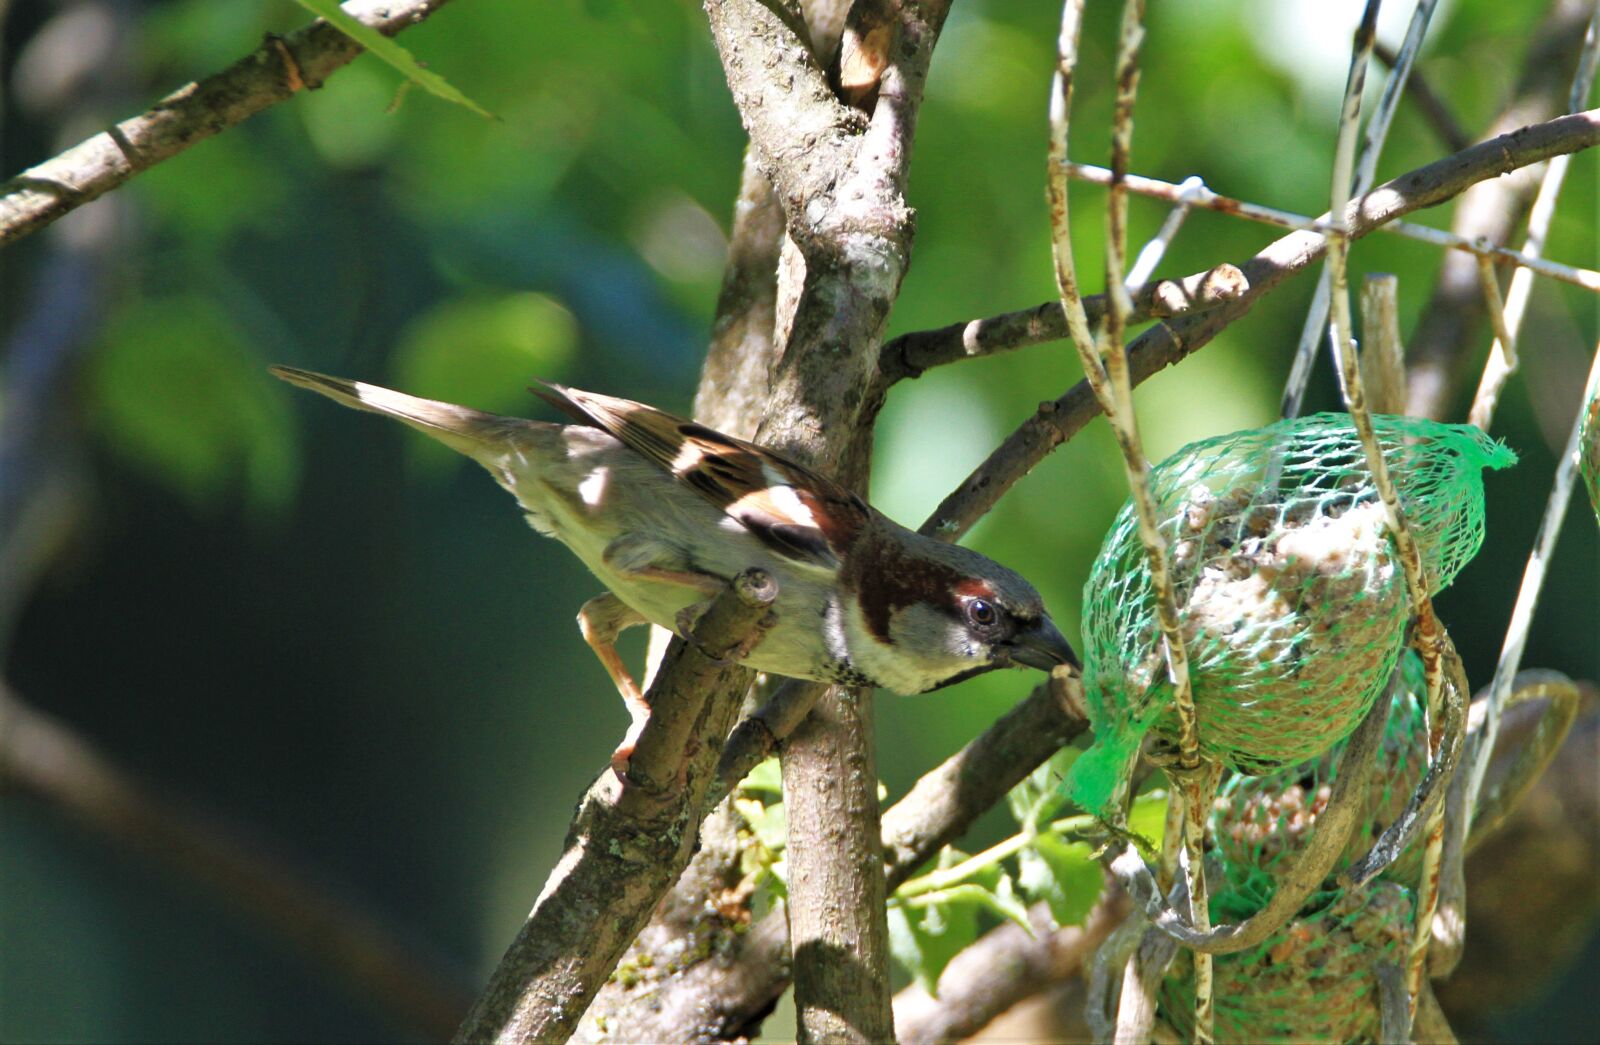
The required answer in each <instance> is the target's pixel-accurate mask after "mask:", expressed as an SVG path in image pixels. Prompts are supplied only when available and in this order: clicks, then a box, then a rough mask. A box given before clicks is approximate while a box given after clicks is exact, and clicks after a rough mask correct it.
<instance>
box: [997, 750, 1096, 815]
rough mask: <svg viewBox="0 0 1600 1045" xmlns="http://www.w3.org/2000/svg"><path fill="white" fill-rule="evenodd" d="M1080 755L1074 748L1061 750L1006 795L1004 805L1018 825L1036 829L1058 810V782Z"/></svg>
mask: <svg viewBox="0 0 1600 1045" xmlns="http://www.w3.org/2000/svg"><path fill="white" fill-rule="evenodd" d="M1079 754H1080V752H1079V751H1078V750H1077V749H1075V748H1071V747H1064V748H1062V749H1061V750H1059V751H1057V752H1056V753H1055V754H1053V755H1051V756H1050V757H1049V759H1047V760H1046V761H1045V762H1043V763H1041V764H1040V766H1039V767H1038V768H1037V769H1035V770H1034V771H1033V772H1032V773H1029V774H1028V776H1027V778H1026V779H1024V780H1023V781H1022V782H1021V783H1020V784H1018V785H1017V786H1016V787H1014V788H1012V789H1011V790H1010V791H1008V792H1006V805H1007V807H1008V808H1009V809H1010V810H1011V816H1012V818H1013V819H1015V820H1016V822H1017V823H1018V824H1020V825H1022V826H1023V827H1033V828H1037V827H1038V826H1039V825H1040V824H1041V823H1042V822H1044V821H1045V820H1048V819H1049V818H1050V817H1051V815H1052V814H1054V813H1055V811H1056V810H1057V809H1059V808H1060V807H1061V797H1060V787H1061V781H1062V779H1063V778H1064V777H1065V776H1066V774H1067V770H1068V769H1069V768H1071V766H1072V763H1073V762H1075V761H1076V760H1077V758H1078V755H1079Z"/></svg>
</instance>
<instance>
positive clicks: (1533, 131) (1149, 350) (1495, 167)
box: [922, 109, 1600, 540]
mask: <svg viewBox="0 0 1600 1045" xmlns="http://www.w3.org/2000/svg"><path fill="white" fill-rule="evenodd" d="M1595 145H1600V109H1591V110H1589V111H1588V112H1583V113H1577V114H1574V115H1571V116H1562V117H1559V118H1557V119H1554V120H1550V121H1548V122H1546V123H1540V124H1535V125H1533V126H1531V127H1523V128H1521V129H1519V130H1516V131H1513V132H1511V133H1510V134H1505V135H1501V136H1500V137H1498V138H1491V139H1490V140H1488V141H1486V142H1481V143H1479V144H1477V145H1474V146H1473V147H1472V148H1470V149H1466V150H1463V151H1462V152H1458V153H1456V154H1455V155H1453V156H1447V157H1445V158H1444V159H1441V160H1436V161H1434V162H1433V163H1430V164H1428V165H1427V166H1425V167H1419V168H1417V169H1416V170H1414V171H1411V172H1410V173H1407V174H1403V175H1401V176H1400V177H1398V178H1395V179H1394V180H1393V181H1389V182H1386V183H1384V184H1383V185H1380V186H1378V187H1377V188H1376V189H1373V190H1372V191H1371V192H1369V193H1367V194H1366V195H1365V196H1363V197H1361V198H1359V199H1357V200H1354V201H1352V202H1351V204H1350V206H1349V207H1348V208H1347V209H1346V211H1345V222H1346V224H1347V226H1348V228H1349V235H1350V238H1351V239H1359V238H1361V237H1362V236H1365V235H1367V234H1368V233H1370V232H1372V231H1373V230H1375V229H1377V228H1380V227H1382V226H1383V225H1384V224H1385V223H1387V222H1391V221H1393V220H1395V219H1396V218H1398V217H1400V216H1402V215H1404V214H1409V213H1411V212H1412V211H1416V210H1421V209H1423V208H1425V207H1432V206H1436V205H1438V204H1440V203H1443V202H1445V201H1446V200H1448V199H1451V198H1452V197H1454V196H1456V195H1459V194H1460V193H1461V192H1462V191H1463V190H1465V189H1466V188H1468V187H1469V186H1472V185H1475V184H1477V183H1479V182H1482V181H1485V180H1487V179H1489V178H1493V177H1495V176H1496V175H1500V174H1505V173H1508V172H1510V171H1514V170H1518V169H1520V168H1522V167H1526V166H1529V165H1531V164H1534V163H1539V162H1541V161H1544V160H1547V159H1549V158H1550V157H1552V156H1559V155H1565V154H1568V153H1574V152H1578V151H1581V150H1583V149H1588V148H1592V147H1594V146H1595ZM1323 250H1324V243H1323V237H1322V234H1321V233H1318V232H1311V231H1298V232H1293V233H1290V234H1289V235H1287V236H1283V237H1281V238H1279V239H1277V240H1274V241H1273V242H1272V243H1270V244H1268V245H1267V246H1266V247H1265V248H1264V249H1263V250H1261V251H1260V252H1259V253H1257V254H1256V255H1255V257H1253V258H1251V259H1250V260H1249V261H1247V262H1245V263H1244V264H1243V265H1241V266H1240V270H1241V271H1242V272H1243V273H1244V275H1245V278H1246V279H1247V280H1248V281H1249V284H1250V288H1249V290H1247V291H1245V293H1244V294H1242V295H1241V296H1240V297H1239V298H1237V299H1236V300H1233V301H1229V302H1226V303H1225V304H1223V305H1221V306H1220V307H1218V308H1214V309H1211V310H1209V311H1206V312H1202V313H1199V314H1194V315H1187V316H1182V317H1179V318H1177V319H1174V320H1173V321H1171V322H1170V323H1163V324H1161V325H1159V326H1156V327H1153V328H1152V329H1150V330H1147V331H1145V333H1144V334H1142V335H1140V336H1139V338H1137V339H1136V340H1135V341H1134V343H1133V344H1132V345H1131V346H1130V348H1129V361H1128V362H1129V370H1130V376H1131V377H1132V379H1133V381H1134V382H1135V383H1138V382H1140V381H1143V380H1145V379H1146V378H1148V377H1150V375H1152V374H1154V373H1156V372H1157V371H1159V370H1161V369H1162V368H1163V367H1166V366H1170V365H1171V364H1173V363H1176V362H1177V361H1179V360H1180V359H1182V358H1184V357H1185V356H1187V355H1189V354H1190V353H1191V352H1194V351H1196V350H1197V349H1200V348H1202V347H1204V346H1205V345H1206V344H1207V343H1209V342H1210V341H1211V339H1212V338H1214V337H1216V336H1217V335H1218V334H1219V333H1221V332H1222V330H1223V328H1225V327H1226V326H1227V325H1228V324H1229V323H1232V322H1233V321H1234V320H1237V319H1239V318H1241V317H1242V316H1244V315H1245V314H1246V313H1248V312H1249V311H1250V309H1252V308H1254V307H1255V304H1256V302H1258V301H1259V300H1261V298H1263V297H1265V296H1266V295H1267V294H1269V293H1271V292H1272V291H1273V290H1275V289H1276V288H1277V287H1278V286H1279V285H1280V284H1282V283H1283V282H1284V280H1286V279H1288V278H1289V277H1290V276H1293V275H1294V274H1296V273H1298V272H1300V271H1302V270H1304V269H1305V268H1307V267H1308V266H1310V265H1312V264H1314V263H1316V262H1317V261H1320V260H1321V259H1322V255H1323ZM1099 412H1100V407H1099V405H1098V404H1097V403H1096V402H1095V399H1094V395H1093V393H1092V392H1091V391H1090V390H1089V387H1088V385H1087V384H1086V383H1083V382H1080V383H1079V384H1077V385H1075V386H1073V387H1072V388H1070V389H1068V390H1067V392H1066V393H1065V394H1063V395H1062V396H1061V397H1060V398H1058V399H1055V400H1051V401H1047V402H1045V403H1043V404H1041V405H1040V407H1039V412H1038V413H1036V414H1035V415H1034V416H1032V417H1030V418H1029V419H1028V420H1027V421H1025V422H1023V423H1022V425H1021V426H1019V427H1018V428H1017V429H1016V431H1014V432H1012V433H1011V435H1009V436H1007V437H1006V440H1005V441H1004V442H1003V443H1001V445H1000V446H999V447H998V448H997V449H996V450H995V451H994V452H993V453H991V454H990V455H989V457H988V459H987V460H985V461H984V462H983V463H982V464H981V465H979V466H978V468H977V470H976V471H974V472H973V473H972V474H971V475H970V476H968V477H967V478H966V480H964V481H963V482H962V483H961V485H960V486H958V487H957V488H956V489H955V491H954V492H952V493H951V494H950V496H948V497H946V498H945V499H944V501H943V502H942V503H941V504H940V505H939V507H938V509H937V510H936V511H935V512H934V514H933V516H932V517H931V518H929V520H928V521H927V522H925V523H923V525H922V532H923V533H927V534H936V535H938V536H939V537H940V538H941V539H944V540H956V539H958V538H959V537H960V536H961V535H962V534H964V533H966V531H967V530H968V529H969V528H971V526H972V524H973V523H975V522H976V521H977V520H978V519H979V518H981V517H982V516H983V514H984V513H985V512H987V511H988V510H989V509H990V508H992V507H993V506H994V504H995V502H996V501H998V500H999V499H1000V497H1001V496H1002V495H1003V494H1004V493H1005V492H1006V491H1007V490H1009V489H1010V488H1011V487H1012V486H1013V485H1015V484H1016V482H1017V480H1019V479H1021V478H1022V477H1023V476H1024V475H1027V474H1028V472H1029V471H1030V470H1031V469H1032V468H1033V466H1034V465H1036V464H1038V463H1039V462H1040V461H1041V460H1043V459H1044V457H1045V455H1046V454H1048V453H1050V451H1052V450H1054V449H1055V448H1056V447H1057V446H1060V445H1061V444H1062V443H1064V442H1066V441H1067V440H1068V439H1070V438H1072V437H1073V436H1074V435H1076V434H1077V433H1078V432H1079V431H1081V430H1082V429H1083V427H1084V426H1085V425H1087V424H1088V423H1089V421H1090V420H1092V419H1093V418H1094V416H1095V415H1096V414H1098V413H1099Z"/></svg>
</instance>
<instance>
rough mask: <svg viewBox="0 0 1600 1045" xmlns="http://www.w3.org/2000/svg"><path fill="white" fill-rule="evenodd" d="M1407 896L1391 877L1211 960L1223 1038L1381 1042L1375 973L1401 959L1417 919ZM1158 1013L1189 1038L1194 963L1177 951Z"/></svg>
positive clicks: (1218, 1033)
mask: <svg viewBox="0 0 1600 1045" xmlns="http://www.w3.org/2000/svg"><path fill="white" fill-rule="evenodd" d="M1413 910H1414V905H1413V902H1412V897H1411V893H1410V891H1409V890H1407V889H1406V888H1405V887H1403V886H1400V885H1397V884H1395V883H1393V882H1377V883H1374V884H1373V885H1371V886H1368V887H1367V888H1365V889H1360V890H1353V891H1350V892H1341V893H1336V894H1334V895H1333V897H1332V898H1331V899H1330V900H1328V901H1327V903H1325V904H1324V905H1323V906H1321V907H1320V908H1318V909H1316V910H1314V911H1311V912H1309V913H1306V914H1302V915H1301V916H1300V917H1299V918H1296V919H1294V920H1293V921H1291V922H1290V923H1289V924H1288V925H1286V926H1284V928H1283V929H1282V930H1280V931H1279V932H1277V933H1276V934H1274V935H1273V936H1272V937H1270V938H1269V939H1267V940H1266V941H1265V942H1264V943H1262V944H1261V945H1260V946H1259V947H1255V948H1253V949H1251V950H1247V951H1240V952H1239V953H1237V954H1222V955H1218V956H1217V957H1216V959H1215V964H1214V966H1213V975H1214V977H1215V979H1214V981H1213V982H1214V998H1215V1006H1216V1009H1215V1014H1214V1016H1213V1020H1214V1023H1213V1028H1212V1029H1213V1033H1214V1035H1215V1040H1217V1041H1219V1042H1245V1041H1248V1042H1360V1041H1373V1042H1375V1041H1377V1040H1378V1039H1379V1030H1380V1024H1381V1015H1380V1012H1379V1007H1378V1006H1379V1003H1378V981H1377V976H1376V970H1377V967H1378V964H1379V963H1381V962H1389V963H1392V964H1401V963H1402V962H1403V961H1404V956H1405V950H1406V942H1407V940H1408V939H1409V938H1410V935H1411V922H1412V919H1413V917H1414V913H1413ZM1159 1006H1160V1007H1159V1010H1158V1014H1159V1016H1160V1017H1161V1019H1162V1020H1164V1021H1165V1022H1166V1023H1167V1024H1168V1026H1170V1027H1172V1028H1173V1029H1174V1030H1175V1031H1177V1033H1178V1034H1179V1036H1180V1037H1181V1038H1182V1039H1183V1040H1185V1041H1190V1040H1193V1037H1194V969H1193V958H1192V957H1191V954H1190V952H1188V951H1182V952H1180V953H1179V955H1178V957H1177V959H1176V960H1174V961H1173V963H1172V967H1171V968H1170V969H1169V970H1168V972H1167V976H1166V979H1165V980H1163V981H1162V985H1161V992H1160V997H1159Z"/></svg>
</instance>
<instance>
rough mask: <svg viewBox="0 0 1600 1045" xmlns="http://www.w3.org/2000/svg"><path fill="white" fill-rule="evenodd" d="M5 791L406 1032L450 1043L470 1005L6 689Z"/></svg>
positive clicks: (295, 873)
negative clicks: (108, 844)
mask: <svg viewBox="0 0 1600 1045" xmlns="http://www.w3.org/2000/svg"><path fill="white" fill-rule="evenodd" d="M0 785H5V786H6V787H7V788H8V789H9V788H15V789H17V791H18V792H20V793H23V794H30V795H35V796H37V797H38V798H40V799H42V800H44V801H47V802H49V803H51V804H52V805H53V806H55V807H57V808H59V809H60V810H61V811H62V812H63V813H65V814H66V815H67V816H69V817H71V818H72V819H74V820H76V821H78V822H80V823H83V824H87V825H89V826H90V827H91V828H93V829H94V830H95V831H96V832H97V833H100V834H103V835H104V836H106V837H107V838H110V839H114V840H115V841H116V842H118V843H120V844H123V845H126V846H129V847H130V848H132V849H134V850H137V851H138V852H140V853H142V854H143V855H146V856H148V857H151V858H152V859H155V860H157V861H159V862H161V863H162V864H165V865H168V866H170V867H172V869H173V870H174V871H175V872H176V873H177V874H180V875H182V876H183V878H184V879H186V880H189V881H193V882H198V883H199V884H200V885H201V886H202V887H205V888H208V889H210V890H212V891H213V892H215V893H216V895H217V896H218V897H220V898H221V900H222V901H223V902H224V903H227V904H228V905H230V906H232V907H234V908H237V909H239V910H241V911H242V912H244V913H245V914H246V915H247V916H249V917H250V919H251V920H252V921H254V922H255V923H256V924H257V925H259V926H261V927H262V928H264V929H265V930H266V931H267V932H269V933H271V934H273V935H275V936H277V937H279V938H281V939H283V940H284V941H286V942H287V943H288V944H289V945H290V946H291V947H293V948H294V950H295V951H296V952H298V953H299V954H301V955H302V956H303V957H304V958H305V959H306V960H307V961H308V962H309V963H311V964H313V965H315V966H317V967H320V968H323V969H326V970H327V971H328V972H330V973H332V974H333V976H334V977H335V978H336V979H337V980H338V981H340V982H341V983H342V984H344V985H346V986H347V987H349V988H351V989H352V990H353V993H355V994H356V995H357V996H358V997H360V998H362V999H363V1000H366V1001H368V1002H372V1003H376V1005H377V1007H378V1009H379V1011H380V1012H382V1014H383V1015H384V1016H386V1017H388V1018H389V1019H390V1020H391V1021H393V1022H394V1023H395V1025H396V1026H398V1027H401V1028H405V1029H409V1030H411V1031H415V1032H417V1033H420V1034H422V1035H423V1036H425V1037H428V1038H443V1037H446V1036H448V1035H449V1033H450V1031H451V1030H452V1029H453V1028H454V1027H455V1025H456V1022H457V1021H458V1020H460V1019H461V1014H462V1013H463V1012H465V1011H466V1009H467V1006H468V1005H470V1004H471V1003H472V996H471V992H470V991H469V990H468V988H467V987H466V986H465V985H463V984H459V983H458V981H457V979H456V977H454V976H453V975H451V974H450V972H449V971H448V970H445V969H443V968H442V967H441V966H440V965H439V964H438V963H436V962H431V961H429V960H427V959H426V958H425V957H424V956H423V955H422V954H420V953H418V949H417V948H416V947H414V946H412V945H410V944H408V943H407V942H406V941H405V940H404V939H403V938H402V936H401V935H400V934H399V933H397V932H395V930H394V929H393V928H391V927H390V926H388V925H385V924H384V923H383V922H382V921H381V920H380V919H378V918H376V917H374V916H373V915H372V914H369V913H368V912H366V911H363V910H361V909H360V908H359V907H357V906H356V905H354V904H352V903H350V902H349V901H348V900H347V899H346V898H344V897H340V896H338V895H336V894H334V893H332V892H331V891H330V890H328V888H327V887H326V886H325V885H323V884H322V883H321V882H318V881H317V880H316V879H315V878H314V877H313V876H312V875H310V874H308V873H307V872H306V871H305V870H304V869H303V868H302V867H300V866H298V865H297V864H296V863H295V861H293V860H292V859H290V858H288V857H287V856H285V855H283V854H282V853H279V852H277V851H275V849H274V847H273V846H272V845H270V844H268V843H267V842H266V841H264V840H262V839H260V838H252V837H250V836H248V835H245V834H242V833H241V832H239V831H238V829H237V828H234V827H232V826H230V825H228V824H224V823H222V822H220V821H217V820H216V819H214V818H211V817H207V816H204V815H202V814H201V813H199V812H198V811H196V810H193V809H187V808H185V807H183V806H181V805H179V804H177V803H175V802H172V801H171V800H169V799H166V798H164V797H162V796H161V795H159V794H156V793H155V792H153V791H152V790H151V789H150V788H148V787H147V786H146V785H144V784H142V783H141V782H139V781H138V780H136V779H134V778H133V777H132V776H130V775H129V774H127V773H126V772H124V771H123V770H122V769H120V768H119V767H117V766H116V765H114V764H112V763H111V762H110V761H109V760H107V759H106V758H105V756H104V755H102V754H101V753H100V752H99V751H97V750H95V749H94V748H93V747H91V746H89V745H88V744H87V743H85V742H84V741H83V740H82V739H81V738H80V737H78V736H77V735H76V734H75V733H73V732H72V730H70V729H69V728H67V727H66V726H65V725H64V724H62V723H60V722H57V721H55V720H54V719H52V718H50V717H49V716H47V715H44V714H42V713H40V712H38V711H36V710H34V709H33V708H31V707H29V706H28V705H27V704H26V703H24V702H23V701H22V699H21V698H19V697H17V696H16V695H15V694H13V693H11V692H10V690H8V689H6V688H5V687H4V686H0Z"/></svg>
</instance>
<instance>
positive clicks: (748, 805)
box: [733, 798, 789, 853]
mask: <svg viewBox="0 0 1600 1045" xmlns="http://www.w3.org/2000/svg"><path fill="white" fill-rule="evenodd" d="M733 807H734V809H736V810H737V811H738V813H739V815H740V816H741V817H742V818H744V822H745V823H746V824H749V825H750V830H751V832H752V833H753V834H754V835H755V836H756V840H757V841H759V842H760V843H761V844H762V845H764V846H766V847H767V849H769V850H771V851H772V852H774V853H776V852H779V851H781V850H782V849H783V847H784V844H785V843H786V842H787V841H788V838H789V817H788V814H787V812H786V811H785V810H784V807H783V803H782V802H775V803H773V804H772V805H762V804H761V801H760V800H759V799H755V798H737V799H735V800H734V803H733Z"/></svg>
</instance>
